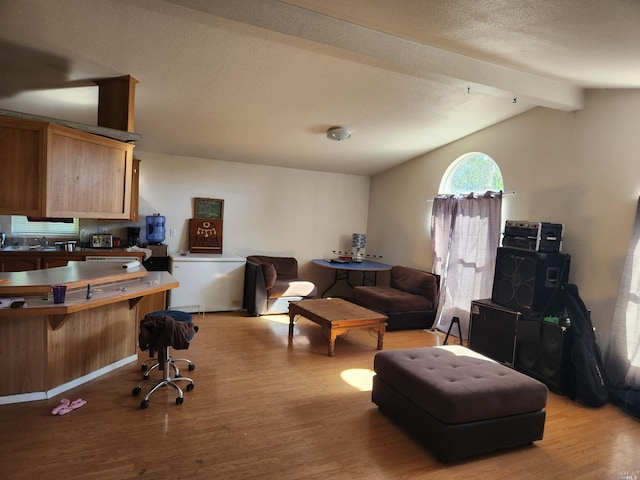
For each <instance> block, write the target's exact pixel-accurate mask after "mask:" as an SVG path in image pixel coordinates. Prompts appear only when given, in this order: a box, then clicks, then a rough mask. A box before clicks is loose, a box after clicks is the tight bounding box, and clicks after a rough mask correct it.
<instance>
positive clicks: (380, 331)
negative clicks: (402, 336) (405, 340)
mask: <svg viewBox="0 0 640 480" xmlns="http://www.w3.org/2000/svg"><path fill="white" fill-rule="evenodd" d="M384 330H385V325H384V324H383V325H382V326H381V327H379V328H378V350H382V343H383V342H384Z"/></svg>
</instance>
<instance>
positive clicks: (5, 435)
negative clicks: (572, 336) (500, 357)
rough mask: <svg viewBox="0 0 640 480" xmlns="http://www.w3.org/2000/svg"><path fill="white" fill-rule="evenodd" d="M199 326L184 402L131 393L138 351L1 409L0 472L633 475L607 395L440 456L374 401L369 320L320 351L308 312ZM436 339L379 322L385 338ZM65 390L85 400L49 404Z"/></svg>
mask: <svg viewBox="0 0 640 480" xmlns="http://www.w3.org/2000/svg"><path fill="white" fill-rule="evenodd" d="M197 323H198V324H199V326H200V331H199V333H198V334H197V335H196V337H195V339H194V340H193V342H192V344H191V347H190V348H189V350H184V351H181V352H178V353H180V354H184V356H187V357H189V358H191V359H192V360H193V361H194V362H196V363H197V368H196V369H195V370H194V371H193V372H189V374H190V376H192V377H193V379H194V380H195V382H196V387H195V389H194V390H193V391H191V392H186V393H185V397H186V398H185V401H184V404H182V405H179V406H178V405H176V404H175V396H176V395H175V392H174V390H173V389H170V388H164V389H162V390H161V391H160V392H158V393H156V394H154V396H152V398H151V404H150V406H149V408H148V409H146V410H141V409H140V408H139V403H140V400H141V397H134V396H132V395H131V390H132V389H133V387H134V386H135V385H136V383H137V382H138V379H139V378H140V377H141V372H140V367H139V364H140V363H141V362H142V360H143V359H144V357H145V356H146V353H141V355H140V358H141V360H140V362H139V363H137V364H136V363H133V364H130V365H128V366H125V367H123V368H120V369H118V370H117V371H114V372H112V373H109V374H107V375H105V376H102V377H100V378H98V379H96V380H93V381H91V382H89V383H86V384H84V385H82V386H80V387H77V388H74V389H72V390H70V391H67V392H65V393H64V394H62V395H59V396H58V397H56V398H52V399H49V400H42V401H35V402H29V403H23V404H13V405H2V406H0V432H1V435H0V478H2V479H4V480H13V479H29V480H32V479H40V478H43V479H65V480H71V479H277V480H293V479H306V480H309V479H338V480H339V479H363V480H364V479H367V480H368V479H439V478H442V479H464V480H470V479H484V478H487V479H503V478H504V479H519V480H523V479H536V480H542V479H545V480H546V479H562V480H566V479H576V478H580V479H583V478H584V479H615V480H626V479H637V478H640V423H638V422H636V421H635V420H634V419H632V418H631V417H630V416H628V415H627V414H625V413H624V412H623V411H622V410H621V409H620V408H618V407H616V406H614V405H606V406H605V407H603V408H599V409H591V408H587V407H583V406H581V405H579V404H577V403H575V402H572V401H570V400H569V399H568V398H566V397H564V396H559V395H556V394H553V393H550V394H549V401H548V406H547V421H546V426H545V433H544V439H543V440H542V441H539V442H536V443H534V444H533V445H531V446H526V447H521V448H516V449H512V450H508V451H504V452H500V453H496V454H492V455H486V456H482V457H478V458H474V459H471V460H468V461H465V462H463V463H457V464H452V465H445V464H441V463H439V462H438V461H437V460H436V459H435V458H434V457H433V456H432V455H431V454H430V453H429V452H428V451H427V450H425V449H424V448H422V447H421V446H420V445H419V444H417V443H416V442H414V441H413V440H412V439H411V438H410V437H409V436H407V435H406V434H405V433H404V432H403V431H402V430H400V429H399V428H398V427H397V426H396V425H394V424H393V423H392V422H391V421H390V420H389V419H388V418H386V417H385V416H383V415H382V414H381V413H380V412H379V411H378V409H377V407H376V406H375V405H374V404H372V403H371V400H370V388H371V375H372V372H371V368H372V365H373V357H374V355H375V354H376V348H375V347H376V340H375V338H374V337H375V335H372V334H371V333H370V332H369V331H368V330H352V331H350V332H348V333H347V335H346V337H345V336H343V337H339V338H338V340H337V342H336V351H335V353H336V354H335V357H328V356H327V343H326V340H325V339H324V338H322V335H321V332H320V328H319V327H318V326H317V325H315V324H313V323H311V322H310V321H308V320H306V319H300V320H298V322H297V324H296V328H295V335H294V338H293V341H291V342H290V341H289V340H288V317H287V316H285V315H274V316H265V317H247V316H246V315H245V314H243V313H230V314H207V315H206V316H204V317H199V318H198V319H197ZM443 339H444V336H443V335H438V334H435V333H431V332H425V331H402V332H387V334H386V335H385V338H384V348H385V350H389V349H401V348H413V347H422V346H431V345H435V344H438V343H441V342H442V341H443ZM178 356H180V355H178ZM25 368H26V367H25ZM0 371H1V370H0ZM185 373H187V372H185ZM63 397H66V398H69V399H71V400H75V399H76V398H83V399H85V400H87V404H86V405H85V406H84V407H82V408H80V409H78V410H75V411H73V412H71V413H70V414H68V415H65V416H53V415H51V413H50V412H51V410H52V409H53V407H55V406H56V405H57V404H58V402H59V400H60V399H61V398H63Z"/></svg>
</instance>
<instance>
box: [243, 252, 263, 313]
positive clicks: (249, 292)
mask: <svg viewBox="0 0 640 480" xmlns="http://www.w3.org/2000/svg"><path fill="white" fill-rule="evenodd" d="M243 307H244V309H245V310H246V311H247V313H249V315H252V316H254V317H256V316H258V315H260V314H261V313H263V312H265V311H266V310H267V288H266V286H265V283H264V274H263V273H262V266H261V265H260V264H258V263H255V262H252V261H250V260H248V259H247V263H246V266H245V271H244V297H243Z"/></svg>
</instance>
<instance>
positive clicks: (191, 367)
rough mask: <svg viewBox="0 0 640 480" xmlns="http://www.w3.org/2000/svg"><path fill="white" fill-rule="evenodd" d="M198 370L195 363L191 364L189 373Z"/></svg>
mask: <svg viewBox="0 0 640 480" xmlns="http://www.w3.org/2000/svg"><path fill="white" fill-rule="evenodd" d="M195 369H196V366H195V365H194V364H193V363H190V364H189V371H190V372H192V371H194V370H195Z"/></svg>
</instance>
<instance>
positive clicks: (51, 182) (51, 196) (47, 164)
mask: <svg viewBox="0 0 640 480" xmlns="http://www.w3.org/2000/svg"><path fill="white" fill-rule="evenodd" d="M0 168H1V171H2V175H0V214H5V215H12V214H13V215H30V216H44V217H76V218H96V219H118V220H128V219H130V218H131V203H132V197H131V195H132V189H133V186H132V180H133V145H132V144H129V143H124V142H120V141H118V140H112V139H109V138H105V137H101V136H99V135H94V134H91V133H86V132H83V131H80V130H75V129H72V128H68V127H64V126H61V125H56V124H52V123H48V122H39V121H33V120H27V119H21V118H11V117H0Z"/></svg>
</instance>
